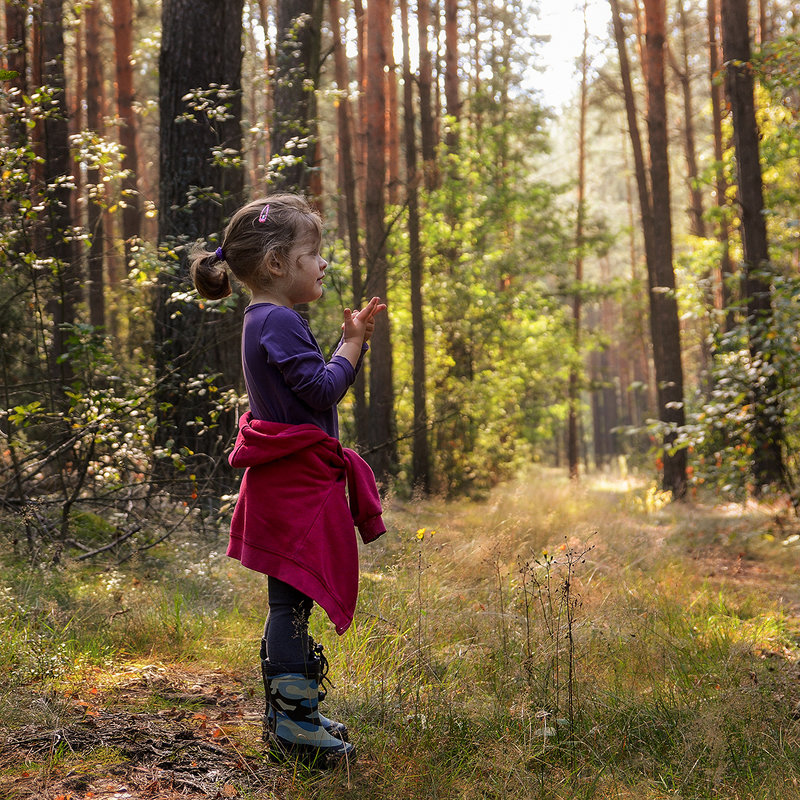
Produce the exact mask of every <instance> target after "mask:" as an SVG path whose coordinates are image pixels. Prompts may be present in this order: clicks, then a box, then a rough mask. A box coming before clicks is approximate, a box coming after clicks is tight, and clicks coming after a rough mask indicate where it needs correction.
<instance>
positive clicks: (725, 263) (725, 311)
mask: <svg viewBox="0 0 800 800" xmlns="http://www.w3.org/2000/svg"><path fill="white" fill-rule="evenodd" d="M718 10H719V6H718V5H717V0H708V12H707V14H708V18H707V22H708V64H709V73H710V85H711V128H712V131H713V134H714V163H715V168H714V172H715V175H714V188H715V190H716V194H717V208H718V215H717V217H718V222H717V241H718V242H719V244H720V250H721V253H720V260H719V267H718V275H717V286H718V292H717V301H716V305H717V309H718V311H720V312H722V315H723V328H724V330H725V331H731V330H732V329H733V326H734V325H735V322H736V321H735V319H734V314H733V293H732V284H733V277H734V272H733V264H732V263H731V256H730V244H729V239H730V230H729V226H728V218H727V216H726V212H725V208H726V202H725V196H726V194H727V192H728V182H727V180H726V179H725V168H724V166H723V163H722V156H723V145H722V85H721V81H720V66H719V60H720V54H719V42H718V40H717V29H718V27H719V19H718Z"/></svg>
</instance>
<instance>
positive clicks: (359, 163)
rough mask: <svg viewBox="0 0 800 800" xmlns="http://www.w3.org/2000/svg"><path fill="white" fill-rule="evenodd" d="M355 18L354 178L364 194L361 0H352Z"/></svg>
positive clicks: (364, 22)
mask: <svg viewBox="0 0 800 800" xmlns="http://www.w3.org/2000/svg"><path fill="white" fill-rule="evenodd" d="M353 13H354V15H355V18H356V79H357V81H358V114H357V117H356V124H355V126H354V128H355V141H356V153H355V159H356V180H357V182H358V186H359V188H358V194H359V196H363V195H364V191H365V189H364V188H363V187H366V183H367V18H366V14H365V13H364V3H363V2H362V0H353Z"/></svg>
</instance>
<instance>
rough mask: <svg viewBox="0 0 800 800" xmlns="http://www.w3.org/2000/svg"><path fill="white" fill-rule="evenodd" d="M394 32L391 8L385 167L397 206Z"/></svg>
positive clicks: (397, 171) (398, 187) (397, 101)
mask: <svg viewBox="0 0 800 800" xmlns="http://www.w3.org/2000/svg"><path fill="white" fill-rule="evenodd" d="M393 36H394V31H393V26H392V17H391V7H390V10H389V20H388V23H387V25H386V44H385V49H386V58H387V63H386V67H387V70H386V73H385V74H386V166H387V189H388V199H389V203H391V204H392V205H397V203H398V198H399V197H400V129H399V117H400V114H399V107H398V106H399V93H398V84H397V64H395V60H394V41H393Z"/></svg>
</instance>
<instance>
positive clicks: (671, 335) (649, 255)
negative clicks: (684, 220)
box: [610, 0, 686, 499]
mask: <svg viewBox="0 0 800 800" xmlns="http://www.w3.org/2000/svg"><path fill="white" fill-rule="evenodd" d="M610 2H611V12H612V14H611V16H612V21H613V25H614V37H615V39H616V42H617V50H618V52H619V59H620V74H621V77H622V85H623V91H624V94H625V108H626V113H627V117H628V131H629V133H630V138H631V145H632V149H633V157H634V165H635V172H636V185H637V189H638V192H639V206H640V209H641V216H642V230H643V233H644V246H645V259H646V261H647V278H648V286H649V297H650V334H651V340H652V342H653V363H654V366H655V381H656V394H657V403H658V415H659V419H660V420H661V421H662V422H664V423H666V424H667V425H673V426H674V425H682V424H683V422H684V417H685V412H684V406H683V372H682V367H681V352H680V327H679V323H678V312H677V302H676V298H675V276H674V273H673V270H672V226H671V219H670V207H669V167H668V162H667V137H666V102H665V100H666V98H665V86H664V51H663V47H664V16H663V3H662V2H660V0H646V2H645V13H646V15H647V25H646V28H647V30H646V53H647V59H646V62H645V63H646V68H645V70H644V71H645V74H646V75H647V87H648V120H647V123H648V133H649V143H650V186H652V195H651V188H650V186H648V182H647V171H646V169H645V163H644V155H643V152H642V144H641V139H640V137H639V127H638V121H637V114H636V104H635V101H634V96H633V87H632V81H631V75H630V67H629V65H628V57H627V51H626V47H625V33H624V30H623V27H622V19H621V17H620V13H619V4H618V2H617V0H610ZM674 438H675V435H674V433H672V432H668V433H667V434H666V435H665V437H664V449H665V454H664V458H663V465H664V467H663V469H664V472H663V480H662V485H663V487H664V489H666V490H669V491H671V492H672V493H673V497H674V498H676V499H677V498H681V497H683V496H684V495H685V493H686V452H685V450H680V451H678V452H677V453H675V454H670V453H669V447H670V445H671V443H672V442H673V441H674Z"/></svg>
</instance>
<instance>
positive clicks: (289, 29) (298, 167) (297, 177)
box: [270, 0, 322, 190]
mask: <svg viewBox="0 0 800 800" xmlns="http://www.w3.org/2000/svg"><path fill="white" fill-rule="evenodd" d="M277 11H278V14H277V40H276V43H275V70H274V76H273V83H272V85H273V101H274V115H273V124H272V157H273V164H272V169H271V174H270V182H271V183H272V184H273V186H274V188H276V189H293V190H302V189H308V188H309V187H310V185H311V172H312V170H315V169H318V168H319V165H318V164H317V160H316V154H317V123H316V117H317V107H316V93H315V91H310V90H309V87H310V86H311V87H314V89H316V87H317V85H318V83H319V67H320V43H321V38H320V37H321V27H322V0H281V2H279V3H278V4H277ZM279 156H281V157H282V156H286V157H288V158H289V161H288V162H287V163H283V162H280V164H279V165H277V166H276V164H275V159H276V158H278V157H279Z"/></svg>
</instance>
